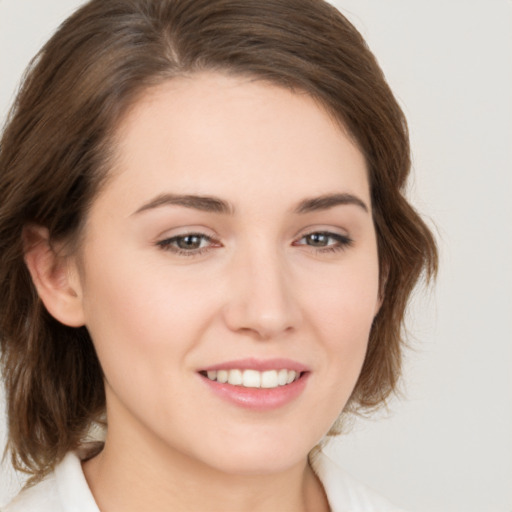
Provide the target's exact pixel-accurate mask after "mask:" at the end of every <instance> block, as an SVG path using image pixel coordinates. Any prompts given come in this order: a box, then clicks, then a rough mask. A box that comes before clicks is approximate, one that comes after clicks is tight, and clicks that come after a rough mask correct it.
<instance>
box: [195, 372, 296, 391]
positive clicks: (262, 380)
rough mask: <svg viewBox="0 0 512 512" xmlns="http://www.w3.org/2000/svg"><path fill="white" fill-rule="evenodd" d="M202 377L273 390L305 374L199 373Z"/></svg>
mask: <svg viewBox="0 0 512 512" xmlns="http://www.w3.org/2000/svg"><path fill="white" fill-rule="evenodd" d="M199 373H200V374H201V375H202V376H203V377H206V378H207V379H209V380H211V381H214V382H218V383H220V384H231V385H232V386H239V387H244V388H262V389H273V388H278V387H282V386H287V385H289V384H292V383H293V382H295V381H297V380H299V379H300V378H301V377H302V376H303V375H304V374H305V373H306V372H298V371H295V370H287V369H285V368H283V369H281V370H266V371H262V372H260V371H258V370H242V369H236V368H234V369H230V370H209V371H201V372H199Z"/></svg>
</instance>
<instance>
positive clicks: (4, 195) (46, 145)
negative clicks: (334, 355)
mask: <svg viewBox="0 0 512 512" xmlns="http://www.w3.org/2000/svg"><path fill="white" fill-rule="evenodd" d="M200 70H214V71H215V70H217V71H220V72H224V73H234V74H241V75H248V76H252V77H255V78H258V79H262V80H266V81H269V82H271V83H274V84H278V85H280V86H283V87H287V88H289V89H292V90H300V91H305V92H307V93H309V94H310V95H311V96H312V97H314V98H315V99H317V100H318V101H319V102H320V103H321V104H322V105H324V107H325V108H326V109H328V111H329V112H331V113H332V114H333V115H335V116H336V118H337V119H338V120H339V121H340V122H341V123H342V124H343V125H344V126H345V127H346V129H347V130H348V131H349V133H350V134H351V135H352V137H353V138H354V140H355V141H356V143H357V144H358V146H359V148H360V149H361V151H362V152H363V153H364V155H365V157H366V161H367V166H368V173H369V180H370V188H371V195H372V202H373V215H374V222H375V227H376V231H377V238H378V249H379V260H380V266H381V273H380V275H381V277H380V279H381V291H382V296H383V304H382V307H381V310H380V312H379V314H378V315H377V317H376V319H375V321H374V324H373V327H372V330H371V334H370V340H369V347H368V352H367V355H366V360H365V363H364V367H363V369H362V372H361V375H360V377H359V380H358V382H357V384H356V387H355V389H354V392H353V394H352V397H351V400H350V407H351V408H352V409H357V408H359V409H363V410H364V409H367V408H372V407H375V406H377V405H379V404H381V403H382V402H383V401H384V400H385V399H386V397H387V396H388V395H389V394H390V392H391V391H393V390H394V389H395V387H396V383H397V379H398V377H399V374H400V366H401V350H402V344H403V343H402V324H403V319H404V311H405V307H406V304H407V300H408V297H409V295H410V293H411V291H412V289H413V287H414V286H415V284H416V282H417V281H418V279H419V278H420V276H421V275H422V273H424V274H425V275H426V276H427V277H432V276H433V275H434V274H435V271H436V268H437V252H436V246H435V242H434V240H433V237H432V235H431V233H430V231H429V230H428V228H427V227H426V226H425V224H424V223H423V222H422V220H421V219H420V218H419V217H418V215H417V214H416V213H415V211H414V210H413V208H412V207H411V206H410V205H409V204H408V202H407V201H406V199H405V198H404V195H403V191H404V186H405V182H406V178H407V175H408V173H409V169H410V154H409V141H408V133H407V126H406V122H405V119H404V116H403V113H402V111H401V110H400V108H399V106H398V104H397V102H396V100H395V99H394V97H393V95H392V93H391V91H390V89H389V87H388V85H387V83H386V81H385V79H384V76H383V74H382V72H381V70H380V68H379V66H378V64H377V62H376V60H375V58H374V57H373V55H372V54H371V52H370V51H369V50H368V48H367V46H366V44H365V42H364V40H363V39H362V37H361V35H360V34H359V33H358V32H357V31H356V29H355V28H354V27H353V26H352V25H351V24H350V23H349V22H348V21H347V20H346V19H345V18H344V17H343V16H342V15H341V14H340V13H339V12H338V11H337V10H336V9H335V8H334V7H332V6H331V5H329V4H328V3H326V2H324V1H322V0H258V2H254V1H253V0H92V1H90V2H89V3H87V4H86V5H84V6H83V7H82V8H81V9H79V10H78V11H77V12H76V13H75V14H74V15H73V16H71V17H70V18H69V19H68V20H67V21H66V22H65V23H64V24H63V25H62V26H61V27H60V28H59V30H58V31H57V33H56V34H55V35H54V36H53V37H52V38H51V39H50V41H49V42H48V43H47V44H46V45H45V46H44V47H43V49H42V50H41V51H40V53H39V54H38V55H37V56H36V58H35V59H34V61H33V63H32V65H31V67H30V69H29V71H28V73H27V75H26V78H25V81H24V83H23V86H22V88H21V90H20V92H19V95H18V97H17V100H16V102H15V104H14V106H13V109H12V111H11V114H10V117H9V119H8V122H7V124H6V127H5V129H4V133H3V136H2V139H1V145H0V289H1V290H2V294H1V296H0V343H1V345H0V347H1V350H2V371H3V376H4V379H5V386H6V391H7V404H8V422H9V441H8V443H9V444H8V447H9V448H10V450H11V453H12V461H13V465H14V467H16V468H17V469H21V470H25V471H29V472H31V473H33V474H35V475H36V476H41V475H43V474H45V473H46V472H48V471H49V470H50V469H51V468H52V467H53V466H54V465H55V463H56V462H58V461H59V460H60V459H61V458H62V457H63V455H64V454H65V453H66V452H67V451H68V450H70V449H74V448H76V447H77V446H78V445H79V444H80V442H81V440H82V439H83V437H84V435H85V433H86V432H87V430H88V428H89V426H90V424H91V421H92V420H94V419H95V418H97V417H98V415H100V414H101V413H102V412H103V410H104V406H105V396H104V389H103V380H102V372H101V368H100V364H99V361H98V359H97V357H96V354H95V351H94V348H93V345H92V342H91V339H90V337H89V334H88V332H87V330H86V328H85V327H81V328H71V327H67V326H64V325H62V324H60V323H59V322H57V321H56V320H55V319H53V318H52V317H51V316H50V315H49V314H48V312H47V311H46V310H45V308H44V306H43V305H42V303H41V301H40V299H39V298H38V296H37V293H36V291H35V288H34V286H33V284H32V281H31V278H30V276H29V273H28V271H27V268H26V266H25V264H24V259H23V258H24V249H23V243H22V229H23V227H24V226H26V225H27V224H29V223H36V224H39V225H42V226H45V227H47V228H48V230H49V232H50V237H51V239H52V240H72V239H74V238H76V235H77V233H79V232H80V228H81V226H82V224H83V222H84V218H85V217H86V215H87V209H88V207H89V205H90V204H91V201H92V200H93V199H94V197H95V195H96V193H97V191H98V189H99V187H100V186H101V184H102V178H104V177H105V176H106V174H107V172H108V168H109V151H111V150H112V146H113V144H114V141H113V134H114V131H115V128H116V126H117V125H118V123H119V120H120V118H121V116H122V115H123V114H124V113H125V112H126V111H127V109H128V108H129V107H130V105H133V103H134V102H135V101H136V99H137V97H138V96H139V95H140V94H141V93H142V92H143V91H144V90H146V89H147V88H148V87H150V86H153V85H157V84H159V83H161V82H163V81H165V80H168V79H170V78H172V77H175V76H178V75H183V74H191V73H194V72H196V71H200Z"/></svg>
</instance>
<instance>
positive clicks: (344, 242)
mask: <svg viewBox="0 0 512 512" xmlns="http://www.w3.org/2000/svg"><path fill="white" fill-rule="evenodd" d="M315 235H316V236H320V237H326V238H327V239H331V240H334V241H335V243H333V244H330V245H326V246H321V247H315V246H310V247H312V248H313V249H314V251H315V252H317V253H320V254H325V253H333V252H338V251H344V250H346V249H347V248H348V247H351V246H352V245H353V243H354V241H353V240H352V239H351V238H350V237H348V236H346V235H340V234H338V233H332V232H330V231H313V232H311V233H307V234H305V235H303V236H301V237H300V238H299V239H298V241H296V242H294V243H293V245H294V246H307V245H308V244H303V243H299V242H300V241H301V240H304V239H307V238H308V237H312V236H315ZM186 238H199V239H200V243H202V242H206V243H207V244H208V245H207V246H206V247H198V248H196V249H190V250H188V249H183V248H180V247H178V246H177V245H176V244H178V243H179V242H180V241H181V240H184V239H186ZM156 245H157V246H158V247H160V248H161V249H162V250H164V251H170V252H173V253H174V254H176V255H178V256H186V257H193V256H200V255H202V254H204V253H206V252H208V251H210V250H211V249H212V248H215V247H220V242H219V240H216V239H215V238H213V237H211V236H208V235H205V234H204V233H185V234H183V235H176V236H173V237H171V238H166V239H165V240H161V241H159V242H157V243H156Z"/></svg>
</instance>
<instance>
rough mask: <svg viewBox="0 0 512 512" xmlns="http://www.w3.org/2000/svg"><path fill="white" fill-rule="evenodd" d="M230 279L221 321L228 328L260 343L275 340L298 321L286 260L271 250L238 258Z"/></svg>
mask: <svg viewBox="0 0 512 512" xmlns="http://www.w3.org/2000/svg"><path fill="white" fill-rule="evenodd" d="M230 274H231V279H230V280H229V282H230V290H229V292H228V297H229V299H228V301H227V303H226V304H225V307H224V320H225V322H226V324H227V326H228V327H229V329H231V330H233V331H237V332H244V333H247V334H250V335H252V336H253V337H255V338H257V339H261V340H269V339H275V338H279V337H281V336H282V335H284V334H286V333H290V332H292V331H294V330H296V329H297V328H298V327H299V325H300V322H301V318H302V317H301V309H300V307H299V302H298V300H297V298H298V297H297V295H296V293H295V292H296V290H295V288H294V285H293V282H294V280H293V277H292V275H291V272H290V269H289V268H288V266H287V263H286V258H285V257H284V255H280V254H279V251H277V250H276V249H272V248H259V249H258V250H257V251H250V255H247V256H246V257H244V256H242V255H239V256H238V257H237V259H236V262H232V266H231V268H230Z"/></svg>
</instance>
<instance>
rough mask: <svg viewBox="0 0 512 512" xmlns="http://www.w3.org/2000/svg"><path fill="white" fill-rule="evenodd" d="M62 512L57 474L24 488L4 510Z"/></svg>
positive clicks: (12, 511) (3, 511) (16, 511)
mask: <svg viewBox="0 0 512 512" xmlns="http://www.w3.org/2000/svg"><path fill="white" fill-rule="evenodd" d="M32 511H33V512H47V511H48V512H50V511H52V512H61V511H62V507H61V506H60V503H59V496H58V491H57V484H56V481H55V474H54V473H51V474H50V475H49V476H48V477H46V478H45V479H44V480H42V481H41V482H39V483H37V484H36V485H34V486H33V487H29V488H28V489H24V490H22V491H21V492H20V493H19V494H18V495H17V496H16V497H15V498H14V499H13V500H12V501H11V502H10V503H9V504H8V505H7V506H6V507H4V508H2V512H32Z"/></svg>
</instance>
